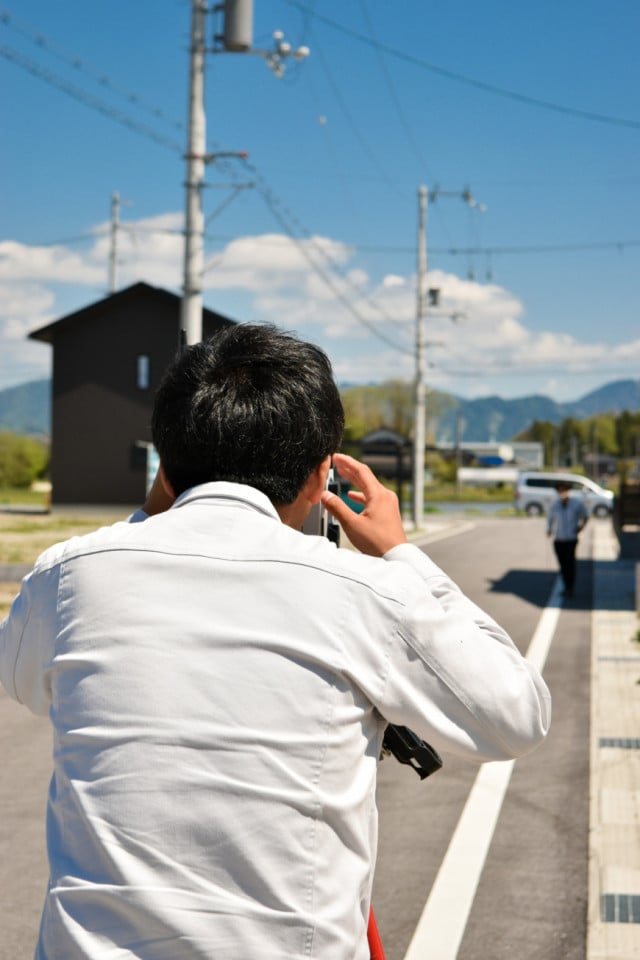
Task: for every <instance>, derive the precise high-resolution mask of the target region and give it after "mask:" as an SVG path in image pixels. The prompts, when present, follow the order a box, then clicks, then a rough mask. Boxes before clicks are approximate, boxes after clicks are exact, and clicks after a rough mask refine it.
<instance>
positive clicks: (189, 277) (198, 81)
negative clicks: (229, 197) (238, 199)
mask: <svg viewBox="0 0 640 960" xmlns="http://www.w3.org/2000/svg"><path fill="white" fill-rule="evenodd" d="M206 20H207V4H206V2H205V0H192V2H191V57H190V71H189V126H188V133H187V154H186V158H185V159H186V161H187V179H186V182H185V189H186V206H185V244H184V284H183V290H182V304H181V310H180V327H181V328H182V329H183V330H184V331H185V333H186V338H187V343H190V344H191V343H198V342H199V341H200V340H202V274H203V271H204V212H203V208H202V190H203V187H204V171H205V150H206V121H205V111H204V57H205V28H206Z"/></svg>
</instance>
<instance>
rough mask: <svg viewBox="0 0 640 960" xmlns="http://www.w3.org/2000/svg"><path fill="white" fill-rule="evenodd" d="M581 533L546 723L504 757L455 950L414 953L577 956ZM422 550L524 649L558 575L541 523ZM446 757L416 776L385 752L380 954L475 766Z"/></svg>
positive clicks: (582, 850)
mask: <svg viewBox="0 0 640 960" xmlns="http://www.w3.org/2000/svg"><path fill="white" fill-rule="evenodd" d="M589 540H590V536H589V527H587V531H585V535H584V537H583V542H582V543H581V545H580V550H579V557H580V558H581V559H580V561H579V572H578V578H579V582H578V589H577V594H576V598H575V600H574V601H573V602H572V605H571V607H566V608H564V609H563V610H562V611H561V613H560V617H559V621H558V625H557V629H556V632H555V640H554V642H553V645H552V647H551V651H550V653H549V656H548V659H547V664H546V668H545V671H544V672H545V677H546V679H547V682H548V683H549V686H550V688H551V691H552V695H553V697H554V720H553V725H552V732H551V734H550V736H549V738H548V740H547V742H546V743H545V744H544V745H543V746H542V747H541V748H540V749H539V750H538V751H536V752H534V753H533V754H531V756H529V757H526V758H523V759H522V760H520V761H518V763H517V764H516V765H515V768H514V772H513V775H512V777H511V781H510V784H509V787H508V790H507V794H506V799H505V801H504V804H503V807H502V811H501V814H500V817H499V820H498V823H497V827H496V830H495V833H494V836H493V841H492V843H491V846H490V849H489V854H488V858H487V861H486V865H485V868H484V870H483V872H482V874H481V876H480V881H479V885H478V890H477V894H476V896H475V899H474V901H473V906H472V909H471V912H470V916H469V919H468V923H467V924H466V928H465V932H464V935H463V937H462V942H461V944H460V949H459V952H457V953H456V952H455V951H454V952H452V953H451V954H449V953H446V955H445V954H440V953H438V954H437V955H435V954H432V953H430V952H425V953H424V958H425V960H449V958H450V957H455V956H457V957H458V958H459V960H514V957H516V958H518V960H534V958H535V960H584V957H585V938H586V912H587V840H588V812H589V811H588V802H589V790H588V773H589V744H588V733H589V716H588V703H589V694H588V690H589V688H588V683H589V643H590V619H589V618H590V612H589V608H590V599H591V564H590V562H589V560H588V556H589ZM426 549H427V552H428V553H429V554H430V555H431V556H432V557H433V559H434V560H435V561H436V562H437V563H439V564H440V565H441V566H442V567H443V568H444V569H445V570H447V571H448V572H449V573H451V575H452V576H453V577H454V579H456V580H457V582H458V583H459V584H460V586H461V587H462V588H463V589H464V590H465V592H467V593H468V594H469V596H471V597H472V598H473V599H474V600H476V602H478V603H479V604H480V605H481V606H483V607H484V608H485V609H486V610H487V611H488V612H490V613H491V614H492V615H493V616H494V617H495V618H496V619H497V620H498V621H499V622H500V623H502V624H503V625H504V626H505V627H506V628H507V629H508V630H509V632H510V633H511V635H512V636H513V638H514V640H515V642H516V643H517V644H518V646H519V648H520V649H521V651H522V652H523V653H524V652H526V649H527V647H528V645H529V641H530V640H531V637H532V635H533V633H534V631H535V629H536V626H537V624H538V622H539V620H540V617H541V614H542V611H543V608H544V606H545V604H546V602H547V599H548V597H549V594H550V593H551V590H552V588H553V586H554V581H555V574H556V565H555V559H554V557H553V554H552V549H551V546H550V544H549V543H548V541H547V540H546V539H545V536H544V522H543V521H541V520H531V519H525V518H522V519H513V518H510V519H500V518H491V519H482V520H478V521H477V522H476V525H475V527H474V529H473V530H469V531H467V532H463V533H460V534H459V535H457V536H454V537H451V538H450V539H445V540H442V541H439V542H437V543H434V544H433V545H432V546H428V547H427V548H426ZM444 760H445V765H444V768H443V770H442V771H440V772H439V773H438V774H436V775H435V776H433V777H432V778H431V779H430V780H427V781H425V782H424V783H420V781H419V780H418V778H417V777H416V776H415V775H414V774H413V773H412V771H410V770H408V768H403V767H400V766H399V765H397V764H395V762H394V761H393V760H392V759H390V760H385V761H384V763H383V765H382V769H381V775H380V787H379V800H380V820H381V830H380V855H379V861H378V870H377V874H376V884H375V889H374V908H375V913H376V917H377V921H378V926H379V928H380V932H381V935H382V939H383V943H384V944H385V949H386V953H387V958H388V960H403V958H404V956H405V952H406V950H407V947H408V945H409V941H410V940H411V937H412V934H413V931H414V929H415V927H416V924H417V922H418V920H419V917H420V913H421V911H422V908H423V906H424V903H425V901H426V900H427V897H428V896H429V893H430V891H431V888H432V884H433V883H434V880H435V878H436V874H437V872H438V869H439V867H440V864H441V862H442V859H443V857H444V855H445V853H446V851H447V847H448V844H449V840H450V838H451V835H452V833H453V831H454V829H455V827H456V824H457V822H458V819H459V817H460V814H461V813H462V809H463V806H464V804H465V801H466V799H467V796H468V793H469V790H470V788H471V786H472V784H473V781H474V779H475V776H476V772H477V770H476V768H475V767H474V766H473V765H471V764H469V763H466V762H461V761H459V760H456V759H455V758H450V757H444ZM481 822H482V821H481ZM480 829H481V827H480ZM463 874H464V870H463ZM461 881H462V876H461ZM427 943H428V938H427Z"/></svg>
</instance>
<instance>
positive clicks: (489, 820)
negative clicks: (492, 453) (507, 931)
mask: <svg viewBox="0 0 640 960" xmlns="http://www.w3.org/2000/svg"><path fill="white" fill-rule="evenodd" d="M560 587H561V584H560V578H559V577H558V579H557V580H556V582H555V584H554V587H553V590H552V591H551V595H550V597H549V600H548V601H547V606H546V607H545V609H544V610H543V612H542V615H541V617H540V619H539V621H538V626H537V627H536V630H535V633H534V635H533V637H532V638H531V642H530V644H529V649H528V651H527V659H528V660H531V662H532V663H533V664H534V665H535V666H536V667H537V668H538V670H540V671H542V669H543V667H544V664H545V662H546V659H547V655H548V653H549V649H550V647H551V643H552V641H553V637H554V634H555V631H556V627H557V624H558V618H559V616H560V609H561V601H560ZM514 762H515V761H513V760H510V761H506V762H495V763H485V764H483V766H482V767H481V768H480V770H479V772H478V775H477V777H476V779H475V782H474V785H473V787H472V788H471V792H470V793H469V796H468V798H467V802H466V804H465V807H464V810H463V811H462V815H461V817H460V820H459V821H458V825H457V827H456V829H455V832H454V834H453V836H452V838H451V842H450V844H449V848H448V850H447V853H446V855H445V857H444V860H443V861H442V864H441V866H440V870H439V871H438V875H437V877H436V879H435V882H434V884H433V887H432V888H431V893H430V894H429V899H428V900H427V902H426V904H425V907H424V909H423V911H422V915H421V916H420V920H419V921H418V925H417V927H416V929H415V932H414V934H413V937H412V940H411V943H410V944H409V948H408V950H407V952H406V954H405V956H404V960H455V958H456V957H457V955H458V950H459V948H460V944H461V942H462V938H463V936H464V931H465V928H466V925H467V921H468V919H469V914H470V912H471V907H472V905H473V900H474V897H475V894H476V890H477V888H478V883H479V882H480V876H481V874H482V870H483V868H484V863H485V860H486V858H487V853H488V851H489V847H490V845H491V840H492V838H493V833H494V830H495V827H496V824H497V822H498V817H499V816H500V810H501V808H502V803H503V801H504V798H505V795H506V792H507V788H508V786H509V781H510V779H511V773H512V771H513V766H514Z"/></svg>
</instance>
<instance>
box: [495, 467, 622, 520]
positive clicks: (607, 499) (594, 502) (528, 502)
mask: <svg viewBox="0 0 640 960" xmlns="http://www.w3.org/2000/svg"><path fill="white" fill-rule="evenodd" d="M558 483H568V484H569V486H570V488H571V496H572V497H576V496H577V497H582V498H583V500H584V505H585V507H586V510H587V513H589V514H593V516H594V517H607V516H609V514H610V513H611V511H612V510H613V493H612V492H611V490H605V489H604V488H603V487H600V486H598V484H597V483H594V481H593V480H590V479H589V477H580V476H578V475H577V474H575V473H543V472H542V471H541V470H531V471H524V472H522V473H520V474H519V475H518V479H517V481H516V484H515V487H514V497H513V505H514V507H515V508H516V510H523V511H524V513H526V514H528V515H529V516H530V517H538V516H541V515H542V514H543V513H546V512H547V510H548V509H549V506H550V505H551V504H552V503H553V501H554V500H555V499H556V497H557V496H558V494H557V491H556V484H558Z"/></svg>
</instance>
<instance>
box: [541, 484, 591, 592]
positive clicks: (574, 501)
mask: <svg viewBox="0 0 640 960" xmlns="http://www.w3.org/2000/svg"><path fill="white" fill-rule="evenodd" d="M556 490H557V491H558V498H557V499H556V500H554V501H553V503H552V504H551V507H550V508H549V515H548V517H547V536H549V537H553V548H554V550H555V552H556V557H557V558H558V563H559V565H560V574H561V576H562V582H563V583H564V590H563V595H564V596H565V597H572V596H573V588H574V585H575V581H576V547H577V546H578V534H579V533H580V531H581V530H582V529H583V528H584V527H585V525H586V523H587V520H588V519H589V518H588V516H587V511H586V510H585V507H584V504H583V502H582V500H581V499H580V498H579V497H577V496H576V497H572V496H571V495H570V492H571V486H570V484H568V483H563V482H560V483H558V484H556Z"/></svg>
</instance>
